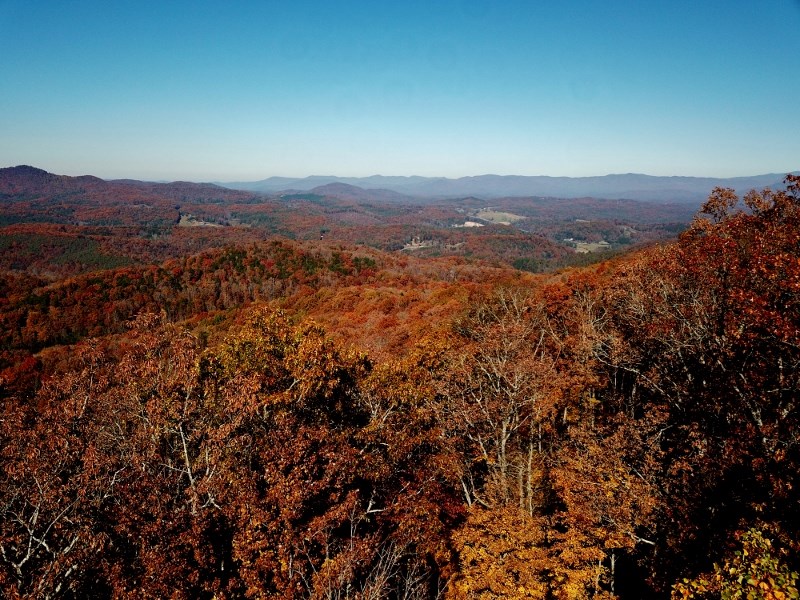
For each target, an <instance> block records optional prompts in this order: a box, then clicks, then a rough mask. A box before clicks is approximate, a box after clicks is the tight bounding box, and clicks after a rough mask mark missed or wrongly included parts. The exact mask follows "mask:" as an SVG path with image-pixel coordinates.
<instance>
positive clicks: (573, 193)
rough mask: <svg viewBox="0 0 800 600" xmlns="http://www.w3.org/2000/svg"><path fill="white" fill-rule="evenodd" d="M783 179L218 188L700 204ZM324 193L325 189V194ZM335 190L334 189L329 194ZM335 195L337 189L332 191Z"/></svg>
mask: <svg viewBox="0 0 800 600" xmlns="http://www.w3.org/2000/svg"><path fill="white" fill-rule="evenodd" d="M785 175H786V174H785V173H770V174H767V175H754V176H751V177H732V178H715V177H661V176H652V175H640V174H635V173H628V174H624V175H605V176H601V177H547V176H521V175H479V176H476V177H461V178H458V179H448V178H446V177H418V176H414V177H386V176H383V175H373V176H371V177H336V176H311V177H304V178H295V179H293V178H289V177H270V178H268V179H262V180H261V181H251V182H232V183H221V184H219V185H223V186H225V187H229V188H233V189H238V190H247V191H251V192H262V193H269V194H275V193H278V192H283V191H287V190H292V191H299V192H303V191H306V192H308V191H312V190H314V189H315V188H317V189H320V188H321V189H323V190H324V189H325V188H326V187H327V186H330V185H331V184H346V185H349V186H356V187H358V188H361V189H363V190H368V191H369V192H371V193H373V194H376V193H378V192H379V193H380V194H381V195H383V196H385V197H386V196H390V193H392V192H393V193H395V194H402V195H404V196H411V197H417V198H420V197H428V198H453V197H463V196H476V197H479V198H487V199H488V198H503V197H511V196H548V197H556V198H583V197H593V198H613V199H617V198H626V199H632V200H644V201H649V202H686V203H697V202H702V201H703V200H704V199H705V198H707V197H708V194H709V193H710V192H711V190H713V189H714V188H715V187H717V186H720V187H730V188H733V189H735V190H736V191H737V192H739V193H744V192H746V191H748V190H750V189H753V188H756V189H761V188H764V187H770V188H773V189H779V188H782V187H783V178H784V177H785ZM328 189H330V188H328ZM333 189H334V190H336V189H337V188H335V187H334V188H333ZM338 191H339V192H341V191H342V188H338Z"/></svg>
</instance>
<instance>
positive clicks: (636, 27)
mask: <svg viewBox="0 0 800 600" xmlns="http://www.w3.org/2000/svg"><path fill="white" fill-rule="evenodd" d="M798 32H800V0H759V1H756V2H753V1H752V0H741V1H739V0H726V1H702V2H697V1H690V2H685V1H682V0H673V1H670V2H649V1H642V0H635V1H624V2H616V1H613V0H612V1H610V2H609V1H606V2H586V1H584V2H579V1H564V2H549V1H547V2H546V1H541V2H540V1H538V0H524V1H507V2H504V1H500V0H498V1H494V2H488V1H481V0H436V1H434V0H428V1H422V2H416V1H413V0H404V1H399V0H398V1H383V0H372V1H364V2H356V1H347V0H338V1H335V0H325V1H319V2H304V1H302V0H298V1H290V0H283V1H280V2H270V1H260V2H235V1H228V2H200V1H196V2H181V1H173V0H167V1H164V0H162V1H159V2H149V1H146V0H139V1H135V2H125V1H111V2H109V1H102V2H88V1H81V0H75V1H69V2H68V1H66V0H63V1H35V2H31V1H30V0H0V167H2V166H12V165H17V164H31V165H34V166H38V167H41V168H44V169H47V170H48V171H52V172H56V173H62V174H68V175H77V174H87V173H90V174H94V175H98V176H100V177H105V178H117V177H132V178H139V179H168V180H174V179H188V180H194V181H211V180H217V181H233V180H255V179H261V178H264V177H268V176H272V175H284V176H305V175H311V174H317V175H329V174H335V175H341V176H366V175H373V174H383V175H426V176H434V175H439V176H446V177H459V176H464V175H479V174H485V173H497V174H519V175H568V176H583V175H604V174H607V173H622V172H638V173H649V174H653V175H708V176H720V177H726V176H737V175H753V174H759V173H766V172H788V171H790V170H796V169H799V168H800V77H799V76H798V73H800V35H798Z"/></svg>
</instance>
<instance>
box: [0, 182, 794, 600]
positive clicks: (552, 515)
mask: <svg viewBox="0 0 800 600" xmlns="http://www.w3.org/2000/svg"><path fill="white" fill-rule="evenodd" d="M34 175H36V177H43V176H41V174H40V173H39V174H36V173H34ZM79 179H80V178H79ZM45 183H48V185H50V184H52V182H49V181H47V182H45ZM787 183H788V189H787V190H786V191H778V192H772V191H769V190H764V191H760V192H751V193H749V194H747V195H746V196H745V197H744V199H743V206H741V205H740V199H739V198H738V197H737V196H736V195H735V194H734V193H733V192H732V191H731V190H725V189H717V190H715V191H714V193H713V194H712V195H711V196H710V198H709V199H708V201H707V202H706V203H705V205H704V206H703V207H702V209H701V212H700V213H698V215H697V216H696V217H695V219H694V220H693V221H692V223H691V225H690V227H689V228H688V229H687V230H686V231H685V232H684V233H683V234H681V235H680V237H679V238H678V239H675V240H672V241H669V242H665V243H662V244H651V245H649V246H646V247H642V248H639V249H637V250H635V251H633V252H629V253H625V254H618V255H615V256H614V257H613V258H610V259H609V260H606V261H603V262H595V264H591V265H588V266H583V267H575V266H573V267H571V268H565V269H562V270H552V269H530V270H537V271H541V270H546V271H548V272H545V273H538V274H533V273H529V272H523V271H521V270H518V269H514V268H512V266H511V265H512V264H513V263H514V261H515V260H519V259H522V258H526V259H528V260H544V259H545V258H546V257H550V258H552V256H551V255H545V254H541V255H540V254H537V253H536V252H537V248H538V249H542V250H543V252H545V251H546V252H557V251H561V250H557V249H554V248H560V247H550V246H549V244H551V243H552V240H548V239H546V238H544V237H542V236H539V237H537V236H536V235H535V234H531V233H525V232H520V231H519V230H514V231H510V230H509V229H508V228H504V226H500V225H498V226H497V227H498V229H496V230H493V231H491V232H490V233H491V235H488V234H487V232H486V231H483V232H480V233H474V234H473V233H468V232H463V234H462V233H461V232H458V235H463V236H464V237H459V238H458V239H457V240H452V239H449V236H453V235H456V233H453V232H454V231H455V230H451V229H443V228H439V229H437V230H436V232H435V233H431V234H430V237H431V238H432V237H434V236H441V237H442V240H443V241H442V246H441V247H446V246H447V245H448V244H453V243H463V244H464V245H465V246H467V247H469V246H468V244H470V243H472V244H474V247H475V248H491V249H492V254H491V256H487V257H486V259H487V260H489V262H486V261H485V260H476V257H475V256H474V255H472V254H470V255H465V254H463V253H462V254H459V255H456V256H433V255H434V254H446V253H437V252H433V251H430V254H431V255H432V256H428V257H425V256H417V255H413V256H409V255H408V254H409V253H408V252H406V253H404V252H403V251H399V252H398V251H395V252H389V251H387V249H382V248H380V247H376V246H379V244H374V245H372V247H367V246H364V245H356V244H355V243H354V242H355V241H357V240H355V239H353V238H350V237H348V236H349V235H353V236H355V235H356V234H357V233H358V231H359V228H358V227H357V226H355V225H353V226H348V227H347V228H343V229H342V231H347V232H348V236H342V237H341V238H339V237H337V236H336V235H335V231H332V230H333V229H334V227H333V226H330V214H331V213H330V212H326V211H330V210H332V209H330V207H328V208H326V209H325V210H323V211H321V212H320V213H318V214H317V213H315V214H317V216H318V215H322V214H325V215H326V216H325V218H324V219H323V218H322V217H320V220H319V221H313V223H311V224H308V225H304V226H303V227H306V229H305V231H307V232H312V231H313V232H315V233H314V235H313V236H312V235H310V233H309V234H308V235H296V236H295V237H296V238H297V239H295V240H290V239H286V238H285V237H281V238H277V237H270V236H269V232H268V231H267V230H266V229H263V230H261V229H257V227H250V228H248V227H243V226H241V224H236V223H234V224H233V225H231V224H230V222H229V224H228V225H226V226H225V227H224V228H222V229H224V230H225V231H228V232H233V231H235V232H236V233H235V235H234V237H237V236H249V237H244V238H238V239H232V238H230V237H229V238H225V237H224V236H223V234H219V236H223V237H218V238H213V231H214V230H215V229H216V228H213V227H210V226H207V227H197V228H184V229H183V230H181V231H179V230H178V228H177V226H175V225H174V224H173V225H170V226H169V228H168V229H159V230H158V231H149V232H148V231H146V230H147V227H148V225H147V223H139V222H137V221H136V220H135V219H133V218H132V220H130V222H128V221H125V222H120V223H119V224H116V225H114V224H111V225H103V224H101V223H97V224H94V225H92V226H93V227H96V228H100V227H119V228H122V229H113V230H101V229H94V230H92V231H91V232H90V231H83V230H81V231H80V232H79V231H78V230H77V229H76V230H70V229H69V227H75V228H78V227H88V226H87V225H80V224H78V223H72V222H71V221H70V222H64V223H63V224H62V225H63V226H64V227H65V229H64V230H62V231H61V233H62V234H64V235H63V239H62V238H60V237H59V232H58V231H57V230H55V229H54V230H52V235H49V234H48V235H45V234H44V233H43V231H45V230H42V231H39V230H37V229H36V228H38V227H40V225H30V224H19V222H18V221H16V220H15V219H11V218H9V219H7V221H6V222H9V223H10V222H14V223H15V224H14V225H13V226H10V227H15V228H19V229H8V228H6V229H4V231H3V232H2V233H3V235H4V236H6V237H5V238H2V237H0V240H3V239H5V240H9V239H10V240H11V241H5V242H3V243H5V244H7V245H8V247H9V248H10V247H11V245H12V244H18V245H17V246H14V253H15V254H14V255H15V256H20V253H21V252H22V251H23V250H24V248H28V250H25V252H28V253H29V255H30V257H31V258H30V259H29V260H27V261H23V260H20V259H18V262H12V261H10V260H9V261H7V262H4V263H3V264H2V265H1V266H2V269H3V271H2V272H0V323H2V326H1V327H0V335H2V338H0V348H2V355H0V589H2V590H3V591H4V592H5V594H6V596H7V597H10V598H14V597H42V598H45V597H47V598H83V597H101V598H103V597H109V598H111V597H147V598H150V597H153V598H164V597H170V598H240V597H246V598H320V599H321V598H325V599H334V598H336V599H344V598H353V599H356V598H357V599H363V600H366V599H378V598H397V599H400V598H402V599H406V600H422V599H433V598H445V599H450V600H455V599H462V598H463V599H466V598H485V599H489V598H541V599H584V598H585V599H588V598H621V599H636V598H774V599H780V598H798V597H800V595H799V594H798V590H797V579H798V575H797V572H798V570H800V545H799V542H798V539H797V525H796V524H797V523H798V522H800V496H799V495H798V494H799V493H800V492H799V490H800V481H798V478H799V477H800V437H798V425H800V424H799V423H798V418H800V407H799V406H798V401H800V396H799V393H798V389H800V177H793V176H789V177H787ZM80 184H81V185H82V186H84V188H85V187H92V186H97V187H102V186H101V184H98V183H97V182H92V181H82V182H80ZM59 185H60V184H59ZM108 185H110V184H108ZM114 185H115V186H120V187H123V188H125V189H129V190H130V192H129V193H130V194H131V195H132V196H136V198H137V199H136V200H135V202H137V203H138V202H142V201H143V200H139V199H138V198H139V195H148V194H153V195H156V194H158V193H160V191H159V188H158V185H157V184H152V185H151V186H145V185H141V184H133V183H124V182H118V183H116V184H114ZM126 186H127V187H126ZM81 189H83V188H81ZM171 190H172V191H171V192H170V193H173V194H178V195H180V194H182V193H186V194H196V193H197V190H193V189H192V188H191V186H190V185H188V184H186V185H184V186H183V187H182V188H181V187H178V188H175V187H173V188H171ZM181 190H182V191H181ZM206 192H207V188H204V190H203V194H205V193H206ZM3 193H4V194H7V195H8V197H10V195H11V194H14V198H15V200H14V206H15V207H17V208H14V211H17V209H18V208H19V207H21V206H22V204H20V203H21V202H23V200H21V199H20V198H22V196H21V194H22V192H21V191H20V190H18V189H11V188H9V189H7V190H4V191H3ZM64 193H65V194H69V193H73V192H72V191H70V190H64ZM75 193H76V194H77V193H78V192H75ZM81 193H83V192H81ZM236 193H237V194H238V193H239V192H236ZM158 197H162V196H158ZM176 198H178V196H174V197H173V198H172V201H177V200H176ZM181 198H183V196H181ZM207 200H208V206H211V207H212V208H213V207H215V206H217V207H218V208H219V210H220V211H221V212H220V215H221V218H222V217H224V218H226V219H230V218H234V219H240V218H242V215H243V214H246V213H247V214H251V215H252V213H248V211H249V210H255V209H254V207H255V206H258V203H259V202H261V201H260V200H257V199H252V198H251V199H249V200H247V199H242V198H240V199H236V200H235V201H236V202H239V201H240V200H241V204H238V205H237V206H240V209H237V210H240V213H241V214H238V213H237V215H238V216H233V215H232V214H222V213H224V211H226V210H227V211H228V213H230V209H229V208H225V206H227V205H224V204H220V205H217V204H215V203H214V202H213V200H214V199H213V198H211V199H208V198H207ZM245 200H246V201H245ZM180 201H181V202H182V203H184V202H185V199H181V200H180ZM296 201H298V202H300V201H301V200H300V199H296ZM302 201H303V202H312V203H313V201H314V199H311V200H309V199H305V200H302ZM31 202H34V199H31ZM152 202H153V204H152V205H153V206H156V203H155V201H154V200H153V201H152ZM248 202H249V203H248ZM271 202H272V200H271ZM282 202H283V204H281V203H277V204H276V209H275V210H276V211H283V210H287V205H286V202H288V201H287V200H285V199H284V200H283V201H282ZM34 204H35V203H34ZM54 206H55V204H50V205H48V208H47V209H46V210H47V211H51V210H55V208H54ZM159 206H161V205H159ZM163 206H164V208H163V210H164V211H165V212H164V215H165V218H167V217H169V218H173V219H177V218H178V212H175V213H174V214H172V213H171V212H170V211H169V210H168V209H167V207H168V205H167V204H165V205H163ZM193 206H194V208H193V209H192V210H193V211H194V212H196V213H198V214H196V215H195V216H196V217H198V218H203V219H205V218H208V219H209V221H208V223H210V222H211V221H210V219H211V218H212V216H213V215H212V213H211V212H209V213H207V214H206V215H205V216H203V215H201V214H200V212H201V209H202V202H200V201H197V202H195V203H194V204H193ZM247 207H250V208H247ZM462 208H463V207H462ZM341 209H342V206H341V205H339V206H338V208H337V210H341ZM19 210H22V208H19ZM25 210H30V211H32V212H31V213H30V214H36V215H41V214H44V213H42V212H39V209H38V208H36V206H33V207H28V208H26V209H25ZM87 210H88V209H87ZM94 210H95V209H94V208H93V209H92V211H94ZM159 210H161V209H159ZM171 210H173V211H175V210H176V209H174V208H173V209H171ZM261 210H266V209H263V207H262V209H261ZM381 210H384V211H389V208H388V207H385V206H384V207H382V208H381ZM392 210H394V211H397V212H396V213H394V216H397V215H400V216H401V217H402V216H403V215H405V217H407V216H408V214H410V213H409V211H410V210H411V209H410V208H408V207H406V208H404V209H402V210H400V209H398V208H397V207H394V208H392ZM437 210H439V211H443V212H439V213H438V214H439V217H437V218H438V219H440V220H441V219H443V218H444V217H445V216H447V215H449V214H450V213H446V212H444V211H445V209H443V208H439V209H437ZM92 211H89V212H88V213H87V214H96V212H92ZM179 212H182V211H179ZM234 212H236V211H234ZM356 212H357V213H358V215H360V216H359V217H358V218H363V215H364V212H363V207H362V208H359V209H358V211H356ZM13 214H22V213H17V212H14V213H13ZM131 214H132V215H139V214H140V213H139V212H135V211H134V212H131ZM264 214H265V215H268V212H265V213H264ZM339 214H342V213H341V212H340V213H339ZM347 214H348V215H350V216H351V217H352V215H351V213H347ZM425 214H426V216H425V219H430V220H429V221H427V222H428V223H432V222H433V221H435V220H436V219H433V217H431V215H432V214H433V213H430V212H428V213H425ZM458 214H461V213H458ZM170 215H171V216H170ZM405 217H404V218H405ZM69 218H70V219H72V218H73V217H72V216H70V217H69ZM266 218H267V217H266V216H265V219H266ZM314 218H316V217H314ZM447 218H450V217H449V216H447ZM65 219H66V217H65ZM573 220H574V219H573ZM273 224H274V222H273ZM296 224H297V223H296V222H295V225H296ZM62 225H52V224H51V225H48V227H61V226H62ZM385 225H386V226H385V227H383V226H382V228H381V229H380V235H383V236H386V235H388V233H389V232H392V231H395V230H399V229H401V228H402V227H403V226H404V225H403V224H402V223H399V222H398V221H393V222H390V223H387V224H385ZM447 226H448V227H449V224H448V225H447ZM31 227H33V229H30V228H31ZM158 227H159V228H162V227H163V228H167V225H165V224H163V223H162V222H161V221H159V223H158ZM281 227H283V225H281ZM320 227H324V228H325V231H324V233H323V234H322V237H323V239H318V237H320V236H319V231H320ZM412 227H417V225H413V226H412ZM620 227H621V226H620ZM26 228H28V229H26ZM394 228H396V229H394ZM189 229H192V230H197V231H199V230H202V231H203V234H204V235H206V234H207V235H212V237H211V238H208V239H206V241H203V242H197V240H198V239H199V238H197V237H194V236H197V235H200V234H199V233H183V231H184V230H189ZM485 229H489V227H486V228H485ZM642 229H644V228H642ZM431 230H432V231H433V230H434V228H433V227H432V226H431ZM294 231H298V230H294ZM374 231H377V230H374ZM207 232H208V233H207ZM13 235H19V236H23V237H19V238H13V237H10V236H13ZM35 235H40V236H42V237H39V238H37V237H31V236H35ZM77 235H81V236H85V237H81V238H77V237H73V236H77ZM224 235H229V234H227V233H226V234H224ZM375 235H378V234H375ZM472 235H474V236H478V237H475V238H474V239H473V238H471V237H469V236H472ZM24 236H27V237H24ZM181 236H183V237H181ZM310 238H311V239H310ZM74 239H81V240H83V241H84V242H85V243H83V242H82V243H79V244H76V242H74ZM31 240H33V241H31ZM36 240H38V242H37V241H36ZM121 240H128V241H127V242H125V243H123V242H122V241H121ZM176 240H183V241H182V242H179V241H176ZM192 240H194V241H195V242H196V243H198V244H199V247H193V246H192V243H193V242H192ZM508 240H511V241H508ZM521 240H527V242H526V243H529V244H530V247H527V246H524V245H523V247H524V248H525V253H524V255H515V254H514V251H515V248H516V249H517V251H519V250H518V248H519V247H518V246H517V245H516V244H517V243H521ZM537 240H539V241H538V242H537ZM34 242H35V243H38V244H39V246H35V247H33V248H30V247H28V246H24V244H32V243H34ZM89 242H90V243H89ZM58 244H62V246H59V247H58V248H57V249H56V250H53V251H52V253H51V254H52V256H63V255H67V256H74V255H81V254H80V253H81V252H86V251H88V250H87V248H88V249H90V250H91V252H92V255H91V256H92V257H95V258H96V257H99V256H105V257H117V258H107V259H104V260H107V261H110V262H97V264H93V266H92V265H90V266H89V267H87V266H86V265H87V264H89V263H91V261H89V263H87V262H86V260H87V259H86V255H81V256H83V257H84V259H83V260H84V262H82V263H81V262H80V261H72V262H70V261H67V260H65V261H64V262H63V263H62V265H67V264H70V265H73V266H74V268H66V267H65V268H64V270H63V271H58V269H54V267H53V265H54V264H55V265H56V266H57V265H58V260H53V259H51V260H44V259H42V258H41V252H50V250H48V249H50V248H52V247H54V246H55V245H58ZM125 244H128V245H129V247H130V248H133V249H135V251H124V250H122V248H125V247H128V246H126V245H125ZM537 244H538V245H537ZM36 248H44V249H45V250H36ZM115 249H116V250H115ZM504 252H505V253H506V254H503V253H504ZM475 253H476V254H477V250H476V251H475ZM37 257H38V259H40V260H41V262H40V263H38V264H39V267H37V268H36V269H31V268H29V263H30V262H32V261H33V262H35V261H36V260H37ZM95 258H93V259H92V260H95ZM478 258H482V257H480V256H479V257H478ZM4 260H5V259H4ZM97 260H99V259H97ZM114 261H124V262H122V263H115V262H114ZM79 264H80V265H82V266H78V265H79ZM518 266H520V265H518Z"/></svg>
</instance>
